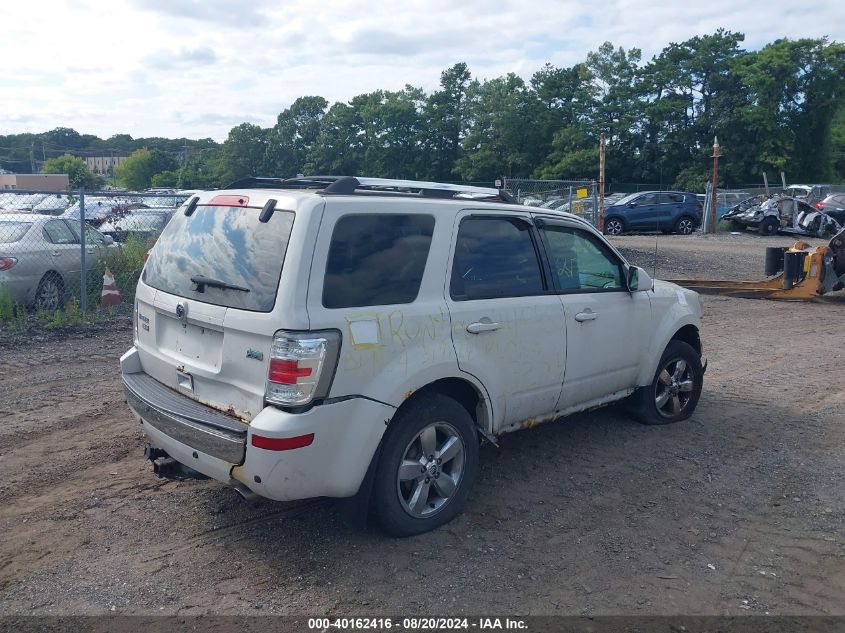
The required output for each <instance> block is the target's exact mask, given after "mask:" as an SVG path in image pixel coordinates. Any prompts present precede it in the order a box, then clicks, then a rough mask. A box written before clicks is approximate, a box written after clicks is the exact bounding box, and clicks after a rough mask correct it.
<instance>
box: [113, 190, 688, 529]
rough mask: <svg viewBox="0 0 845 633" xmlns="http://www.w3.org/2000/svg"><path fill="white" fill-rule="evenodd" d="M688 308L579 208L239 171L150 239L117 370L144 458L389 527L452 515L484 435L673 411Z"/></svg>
mask: <svg viewBox="0 0 845 633" xmlns="http://www.w3.org/2000/svg"><path fill="white" fill-rule="evenodd" d="M700 321H701V308H700V305H699V301H698V295H696V294H695V293H694V292H691V291H689V290H684V289H682V288H680V287H678V286H675V285H673V284H669V283H665V282H661V281H655V282H652V280H651V279H650V278H649V276H648V274H647V273H646V272H645V271H644V270H643V269H641V268H636V267H634V266H631V265H629V264H628V263H627V262H626V261H625V259H624V258H623V257H622V256H621V255H620V254H619V252H618V251H616V249H615V248H613V246H611V245H610V244H609V243H608V242H607V241H606V240H605V239H604V237H603V236H602V235H601V234H600V233H599V232H598V231H596V230H595V229H594V228H593V227H592V226H590V225H589V224H587V223H586V222H584V221H583V220H581V219H579V218H577V217H575V216H572V215H569V214H565V213H560V212H556V211H553V210H549V209H539V208H528V207H525V206H522V205H517V204H514V203H513V201H512V200H511V199H510V198H509V197H508V196H507V194H505V193H504V192H500V191H498V190H496V189H486V188H470V187H458V186H450V185H441V184H437V183H420V182H414V181H390V180H382V179H365V178H361V179H356V178H350V177H342V178H299V179H291V180H279V179H246V180H244V181H241V182H239V183H235V185H233V186H232V187H230V189H229V190H227V191H210V192H205V193H201V194H198V195H196V196H195V197H193V198H191V199H190V200H189V201H188V202H187V203H186V204H185V205H183V206H182V207H181V208H180V209H179V211H177V213H176V214H175V216H174V218H173V220H172V221H171V222H170V224H169V225H168V226H167V228H166V229H165V231H164V232H163V233H162V235H161V237H160V239H159V240H158V243H157V244H156V246H155V248H153V250H152V251H151V253H150V255H149V259H148V261H147V263H146V265H145V267H144V271H143V274H142V276H141V280H140V281H139V283H138V290H137V295H136V305H135V334H134V343H135V345H134V347H133V348H132V349H131V350H129V351H128V352H127V353H126V354H125V355H124V356H123V357H122V358H121V370H122V374H123V383H124V388H125V393H126V399H127V402H128V404H129V406H130V407H131V409H132V411H133V412H134V414H135V416H136V417H137V418H138V419H139V421H140V422H141V424H143V428H144V430H145V432H146V434H147V436H148V437H149V442H150V444H149V445H148V447H147V453H148V457H149V458H150V459H153V460H154V461H155V463H156V464H157V465H158V466H160V470H161V471H164V470H166V468H165V466H166V465H168V464H171V465H172V464H177V463H178V464H183V465H186V466H188V467H190V468H191V469H194V470H196V471H199V472H200V473H203V474H205V475H207V476H210V477H212V478H214V479H217V480H219V481H222V482H224V483H228V484H231V485H233V486H235V487H236V488H237V489H238V490H239V491H240V492H241V494H244V495H245V496H246V495H252V494H257V495H260V496H264V497H269V498H271V499H277V500H291V499H302V498H306V497H317V496H328V497H353V496H356V498H357V499H358V500H360V503H361V504H366V507H367V508H369V507H372V508H373V510H374V512H375V514H376V515H377V516H378V518H379V520H380V522H381V524H382V526H383V527H384V528H385V529H386V530H387V531H388V532H390V533H392V534H396V535H408V534H416V533H419V532H424V531H426V530H430V529H432V528H435V527H437V526H439V525H441V524H443V523H445V522H447V521H449V520H450V519H451V518H452V517H454V516H455V515H456V513H457V512H458V511H459V509H460V507H461V506H462V504H463V503H464V501H465V500H466V498H467V495H468V494H469V491H470V487H471V486H472V482H473V479H474V478H475V474H476V472H477V470H478V454H479V450H478V447H479V441H480V439H481V438H487V439H488V440H490V441H492V442H495V441H496V437H497V436H499V435H501V434H503V433H508V432H510V431H516V430H518V429H523V428H528V427H531V426H534V425H536V424H538V423H541V422H546V421H551V420H554V419H556V418H559V417H561V416H565V415H568V414H570V413H575V412H577V411H583V410H585V409H591V408H594V407H596V406H599V405H603V404H607V403H610V402H613V401H617V400H622V399H623V398H628V404H629V409H630V411H631V412H632V414H633V415H634V417H636V418H637V419H638V420H640V421H642V422H644V423H647V424H662V423H667V422H675V421H678V420H683V419H685V418H687V417H689V416H690V415H691V414H692V412H693V410H694V409H695V407H696V404H697V402H698V398H699V395H700V393H701V386H702V378H703V373H704V370H703V367H702V360H701V341H700V338H699V326H700ZM370 504H371V505H370Z"/></svg>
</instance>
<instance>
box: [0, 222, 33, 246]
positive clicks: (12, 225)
mask: <svg viewBox="0 0 845 633" xmlns="http://www.w3.org/2000/svg"><path fill="white" fill-rule="evenodd" d="M31 226H32V223H31V222H8V221H6V222H4V221H0V244H11V243H12V242H17V241H19V240H20V239H21V238H22V237H23V236H24V235H26V232H27V231H28V230H29V227H31Z"/></svg>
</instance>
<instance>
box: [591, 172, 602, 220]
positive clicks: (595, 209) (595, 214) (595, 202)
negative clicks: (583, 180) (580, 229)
mask: <svg viewBox="0 0 845 633" xmlns="http://www.w3.org/2000/svg"><path fill="white" fill-rule="evenodd" d="M592 189H593V212H592V213H591V214H590V215H592V216H593V217H592V220H593V221H592V225H593V226H595V227H596V228H598V229H599V230H601V229H602V228H604V227H601V226H599V217H601V216H600V215H599V214H600V213H601V212H600V211H599V197H598V195H597V192H596V182H595V181H593V186H592Z"/></svg>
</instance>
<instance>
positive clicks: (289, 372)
mask: <svg viewBox="0 0 845 633" xmlns="http://www.w3.org/2000/svg"><path fill="white" fill-rule="evenodd" d="M339 356H340V332H339V331H337V330H324V331H320V332H288V331H285V330H279V331H278V332H276V333H275V334H274V335H273V346H272V348H271V350H270V362H269V365H268V367H267V383H266V387H265V389H264V400H265V401H266V402H268V403H269V404H274V405H277V406H283V407H298V406H302V405H306V404H310V403H311V402H313V401H314V400H319V399H321V398H325V397H326V396H328V394H329V388H330V387H331V381H332V378H333V377H334V372H335V369H336V368H337V360H338V357H339Z"/></svg>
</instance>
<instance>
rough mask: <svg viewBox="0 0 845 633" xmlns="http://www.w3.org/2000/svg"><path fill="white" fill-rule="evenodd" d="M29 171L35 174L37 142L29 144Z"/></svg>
mask: <svg viewBox="0 0 845 633" xmlns="http://www.w3.org/2000/svg"><path fill="white" fill-rule="evenodd" d="M29 169H30V173H31V174H34V173H35V141H32V142H31V143H30V144H29Z"/></svg>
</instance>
